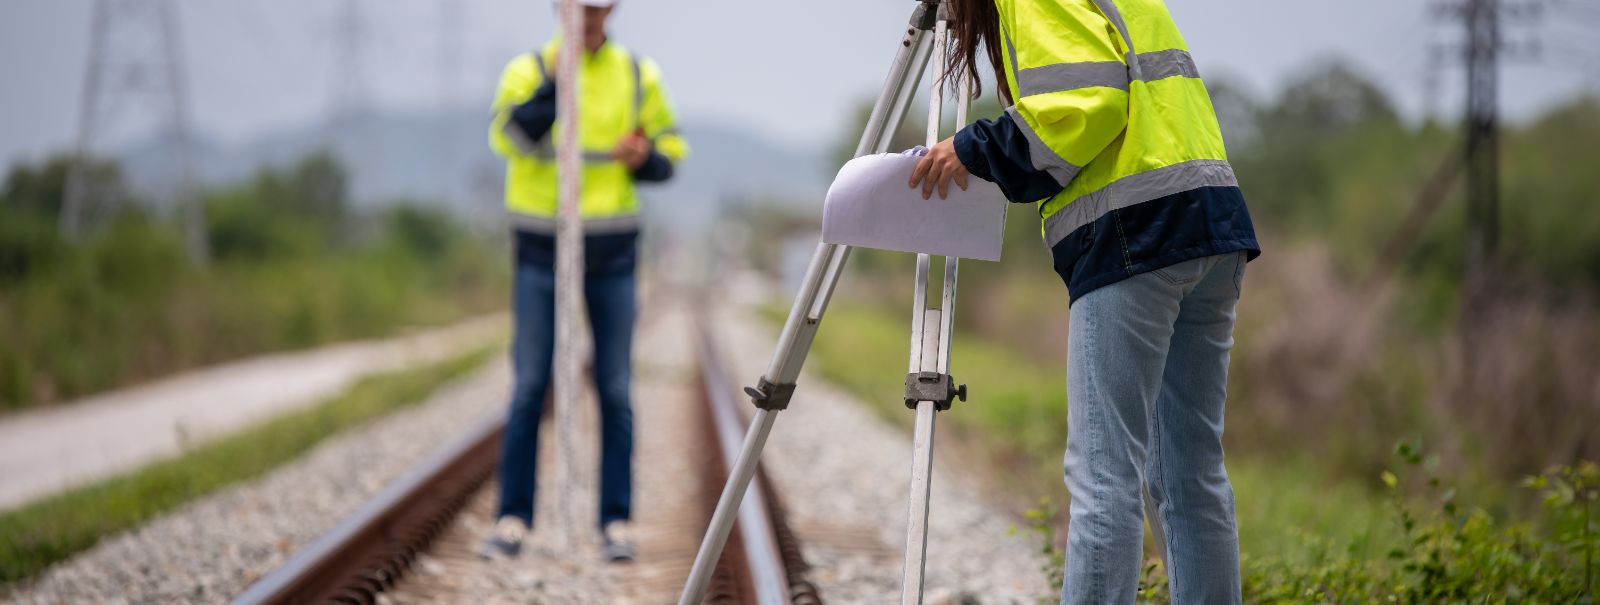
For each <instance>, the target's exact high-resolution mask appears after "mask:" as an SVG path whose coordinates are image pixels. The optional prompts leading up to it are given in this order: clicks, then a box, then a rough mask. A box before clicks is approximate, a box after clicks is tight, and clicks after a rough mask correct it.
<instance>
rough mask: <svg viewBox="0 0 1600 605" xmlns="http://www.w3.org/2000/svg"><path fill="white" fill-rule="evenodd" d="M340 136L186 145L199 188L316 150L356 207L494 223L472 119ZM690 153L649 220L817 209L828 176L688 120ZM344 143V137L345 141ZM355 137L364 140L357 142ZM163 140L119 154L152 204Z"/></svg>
mask: <svg viewBox="0 0 1600 605" xmlns="http://www.w3.org/2000/svg"><path fill="white" fill-rule="evenodd" d="M345 124H346V125H345V126H344V127H343V128H337V129H335V128H328V127H325V125H324V124H308V125H305V126H301V127H296V128H288V129H283V130H280V131H277V132H274V133H271V134H268V135H265V136H262V137H259V138H256V139H254V140H250V141H247V142H245V143H243V144H240V145H233V146H223V145H220V144H217V143H215V142H213V141H209V140H201V141H200V142H198V143H197V145H196V158H197V168H198V173H199V177H200V179H201V181H202V182H203V183H206V184H211V185H215V184H222V183H231V182H238V181H240V180H243V179H247V178H249V177H250V176H251V175H252V174H253V173H255V172H256V171H257V170H259V169H260V168H261V167H263V166H269V165H283V164H288V163H291V162H294V161H296V160H297V159H299V158H300V157H302V156H304V155H306V154H308V153H311V152H313V151H315V150H317V149H320V148H328V149H332V150H333V151H334V152H335V153H337V154H338V155H339V156H340V157H341V158H342V159H343V160H344V161H345V164H346V166H347V167H348V168H349V169H350V170H351V176H352V187H353V190H354V195H355V197H356V199H357V202H358V204H382V203H386V202H390V201H394V200H397V199H409V200H417V201H422V202H430V203H440V204H443V205H445V206H447V207H450V208H453V209H456V210H458V211H460V212H462V213H464V214H467V215H470V216H476V217H480V218H483V219H486V220H492V219H493V217H496V216H498V211H499V208H500V195H501V188H502V181H503V179H504V162H503V161H502V160H501V159H500V158H498V157H497V156H495V155H494V154H493V153H492V152H491V151H490V150H489V148H488V143H487V141H486V136H487V130H488V117H487V116H486V115H484V112H482V111H476V110H462V111H454V112H448V113H385V114H379V115H376V116H373V117H371V118H370V119H368V120H366V122H365V123H364V124H363V123H359V122H354V121H346V122H345ZM682 130H683V132H684V135H685V136H686V137H687V138H688V140H689V145H690V147H691V148H692V149H693V153H692V155H691V157H690V159H689V161H687V162H685V163H684V164H683V165H682V166H680V167H679V172H678V175H677V177H676V178H674V179H673V180H672V181H671V182H670V183H668V184H666V185H663V186H652V187H648V188H646V189H644V193H643V196H644V198H645V202H646V205H647V212H648V214H649V215H650V216H651V218H652V220H660V221H664V222H667V223H671V224H685V223H689V224H692V223H697V222H703V221H704V220H705V219H707V218H709V217H710V216H711V215H712V214H713V213H714V212H716V211H717V208H720V207H723V206H725V205H727V204H741V203H746V202H747V201H750V200H761V201H764V202H781V203H794V204H798V205H814V206H816V207H819V208H820V204H821V199H822V193H823V192H824V191H825V190H826V188H827V184H828V180H829V175H830V174H831V172H832V171H831V169H830V168H828V167H826V166H824V164H825V163H826V161H825V157H824V156H825V153H824V150H822V149H820V148H818V149H814V150H796V149H791V148H788V147H785V146H783V145H781V144H777V143H774V142H773V141H770V140H767V139H766V138H764V137H762V136H761V135H759V134H757V133H755V132H752V131H750V130H748V129H744V128H740V127H738V126H736V125H733V124H729V123H725V122H721V121H717V120H707V119H702V118H693V117H691V118H689V119H686V120H685V121H684V124H683V126H682ZM351 133H353V134H351ZM360 133H370V136H361V135H360ZM171 149H172V147H171V145H170V140H169V139H162V138H153V139H146V140H144V141H142V142H139V143H137V144H134V145H131V146H129V147H128V148H126V150H125V151H124V152H123V153H122V160H123V164H124V168H125V170H126V171H127V174H128V175H129V176H130V178H131V179H132V180H133V182H134V183H135V185H136V186H138V187H140V188H142V189H144V190H146V191H151V192H156V193H157V195H155V196H153V197H156V198H157V199H159V198H161V197H162V196H161V195H159V192H160V191H166V190H170V189H169V187H170V182H171V181H170V175H172V174H174V173H175V171H173V170H171V168H170V166H171V164H170V157H171V155H170V151H171Z"/></svg>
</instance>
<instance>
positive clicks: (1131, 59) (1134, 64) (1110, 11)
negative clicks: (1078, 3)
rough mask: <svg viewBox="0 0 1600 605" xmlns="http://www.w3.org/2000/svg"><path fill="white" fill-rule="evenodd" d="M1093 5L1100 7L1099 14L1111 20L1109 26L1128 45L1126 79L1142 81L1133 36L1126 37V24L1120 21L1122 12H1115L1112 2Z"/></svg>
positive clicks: (1109, 0) (1107, 1)
mask: <svg viewBox="0 0 1600 605" xmlns="http://www.w3.org/2000/svg"><path fill="white" fill-rule="evenodd" d="M1094 5H1095V6H1097V7H1100V12H1101V13H1102V14H1104V15H1105V16H1106V18H1107V19H1110V20H1111V24H1112V25H1114V26H1116V28H1117V31H1118V32H1121V33H1122V41H1123V42H1126V43H1127V44H1128V56H1127V60H1128V77H1129V78H1130V79H1133V80H1143V79H1144V71H1143V70H1142V69H1141V68H1140V67H1139V55H1138V51H1137V50H1134V47H1133V36H1130V35H1128V23H1127V22H1125V21H1123V20H1122V11H1120V10H1117V3H1116V2H1115V1H1114V0H1094Z"/></svg>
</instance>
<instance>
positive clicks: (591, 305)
mask: <svg viewBox="0 0 1600 605" xmlns="http://www.w3.org/2000/svg"><path fill="white" fill-rule="evenodd" d="M579 4H581V5H583V31H582V32H581V35H582V36H583V47H584V55H583V57H582V59H581V61H580V62H579V68H578V69H579V70H580V74H579V77H578V82H579V87H580V90H579V91H578V92H579V95H578V98H579V103H580V108H579V110H578V120H579V131H580V132H579V134H578V137H579V139H580V140H581V144H582V146H583V149H582V155H583V163H584V168H583V196H582V200H581V202H580V212H581V214H582V216H583V230H584V244H583V247H584V286H583V288H584V297H585V299H586V300H587V308H588V312H589V319H590V323H591V327H592V328H593V334H594V378H595V388H596V390H597V391H598V394H599V400H600V425H601V426H600V441H601V456H600V514H599V520H600V528H599V529H600V533H601V536H602V541H603V543H604V549H605V556H606V558H607V559H609V560H611V561H631V560H633V558H634V556H635V552H634V546H633V543H632V542H631V540H630V539H629V538H628V535H627V534H628V532H627V526H628V519H629V518H630V517H631V515H632V492H633V469H632V465H633V409H632V407H631V405H630V403H629V384H630V361H631V360H630V357H631V349H632V344H633V323H634V314H635V313H634V304H635V300H634V297H635V293H634V267H635V264H636V262H637V259H638V249H637V245H638V239H639V198H638V196H637V195H636V193H635V191H634V183H635V182H659V181H665V180H667V179H669V178H671V176H672V172H673V165H674V164H675V163H676V162H679V161H681V160H682V159H683V158H684V157H685V156H686V155H687V154H688V145H687V144H686V143H685V142H684V140H683V139H682V138H681V137H680V136H679V135H678V133H677V130H676V128H675V119H674V117H673V111H672V106H671V102H670V100H669V99H668V97H667V91H666V89H665V87H664V85H663V84H662V81H661V80H662V79H661V71H660V69H659V68H657V66H656V64H655V63H654V62H652V61H650V60H649V59H647V58H644V57H640V56H638V55H635V54H633V53H630V52H629V51H628V50H627V49H625V48H623V47H622V46H621V45H618V44H616V43H615V42H613V41H611V40H610V39H609V38H608V37H607V36H606V27H605V26H606V19H607V18H609V17H610V16H611V12H612V9H613V8H614V7H615V5H616V1H615V0H579ZM559 48H560V43H559V38H557V39H553V40H551V41H550V42H548V43H546V44H545V45H544V46H543V47H542V48H541V49H540V50H538V51H536V52H530V53H524V54H522V55H518V56H517V57H516V58H514V59H512V60H511V62H510V63H509V64H508V65H506V68H505V71H504V72H503V73H502V74H501V76H500V88H499V91H498V92H497V93H496V95H495V100H494V112H495V115H494V121H493V124H492V125H491V127H490V129H489V144H490V146H491V147H493V148H494V150H495V151H496V152H497V153H499V154H500V155H503V156H505V157H506V208H507V210H508V211H509V216H510V221H511V224H512V227H513V235H514V237H515V240H516V241H515V247H516V251H515V261H516V263H515V272H516V275H515V280H514V281H515V284H514V291H513V295H512V307H513V310H514V313H515V318H516V332H515V339H514V341H513V343H512V360H513V366H514V372H515V379H514V385H513V389H512V395H511V410H510V417H509V419H508V421H507V424H506V433H505V442H504V445H503V451H502V455H501V461H500V504H499V511H498V516H499V521H498V522H497V523H496V524H495V529H494V532H493V534H492V535H490V536H489V537H488V539H487V540H486V541H485V542H484V544H483V546H482V548H480V550H479V554H480V555H481V556H483V557H485V558H492V557H500V556H516V555H517V554H518V553H519V552H520V551H521V548H522V541H523V538H524V537H525V536H526V534H527V533H528V531H529V528H531V527H532V525H533V504H534V491H535V487H536V476H535V475H536V470H537V455H538V432H539V417H540V415H541V413H542V412H543V410H544V402H545V393H546V391H547V390H548V389H549V386H550V367H551V361H552V359H551V358H552V356H553V355H552V354H553V352H554V349H555V243H556V242H555V232H556V211H557V208H558V202H557V195H558V194H557V191H558V190H557V183H556V162H555V157H556V150H555V145H554V141H556V140H559V137H558V136H557V133H555V132H553V130H555V122H556V87H557V86H559V85H563V84H564V83H561V82H557V81H556V78H555V77H554V73H555V72H554V69H555V65H556V60H557V55H558V52H559Z"/></svg>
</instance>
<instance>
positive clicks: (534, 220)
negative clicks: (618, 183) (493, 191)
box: [506, 210, 640, 235]
mask: <svg viewBox="0 0 1600 605" xmlns="http://www.w3.org/2000/svg"><path fill="white" fill-rule="evenodd" d="M506 220H507V222H510V223H511V226H512V227H515V228H517V229H518V230H520V231H526V232H528V233H537V234H539V235H555V234H556V218H555V217H553V216H534V215H532V214H523V213H521V212H516V211H514V210H507V211H506ZM639 222H640V221H639V215H637V214H627V215H623V216H604V217H599V218H588V217H584V219H583V233H584V234H585V235H606V234H611V233H627V232H629V231H638V230H639Z"/></svg>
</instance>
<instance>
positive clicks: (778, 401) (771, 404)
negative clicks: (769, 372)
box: [744, 376, 795, 411]
mask: <svg viewBox="0 0 1600 605" xmlns="http://www.w3.org/2000/svg"><path fill="white" fill-rule="evenodd" d="M794 386H795V385H794V384H793V383H790V384H772V382H771V381H769V380H767V377H766V376H762V377H761V380H758V381H756V386H753V387H745V388H744V393H745V394H746V395H749V396H750V403H753V404H755V406H756V408H758V409H762V410H768V411H774V410H786V409H789V400H790V399H791V398H793V397H794Z"/></svg>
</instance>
